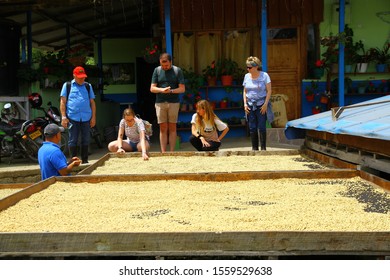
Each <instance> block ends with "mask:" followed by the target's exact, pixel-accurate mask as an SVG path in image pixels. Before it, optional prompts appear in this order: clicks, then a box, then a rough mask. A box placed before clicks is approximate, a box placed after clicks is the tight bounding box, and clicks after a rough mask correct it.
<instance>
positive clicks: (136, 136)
mask: <svg viewBox="0 0 390 280" xmlns="http://www.w3.org/2000/svg"><path fill="white" fill-rule="evenodd" d="M124 135H125V136H126V138H127V139H123V136H124ZM149 148H150V145H149V140H148V139H147V137H146V134H145V125H144V123H143V121H142V119H140V118H137V117H136V116H135V113H134V111H133V109H131V108H127V109H125V110H124V111H123V119H122V120H121V121H120V123H119V131H118V139H117V140H115V141H112V142H110V143H109V144H108V150H109V151H110V152H117V153H121V154H122V153H123V154H124V153H125V152H137V151H138V152H141V156H142V158H143V159H144V160H148V159H149V156H148V151H149Z"/></svg>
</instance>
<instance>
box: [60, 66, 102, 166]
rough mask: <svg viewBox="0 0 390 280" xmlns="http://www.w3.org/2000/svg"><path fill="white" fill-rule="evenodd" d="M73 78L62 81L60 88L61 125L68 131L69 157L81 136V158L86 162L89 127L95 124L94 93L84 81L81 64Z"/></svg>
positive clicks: (75, 69) (74, 151) (73, 154)
mask: <svg viewBox="0 0 390 280" xmlns="http://www.w3.org/2000/svg"><path fill="white" fill-rule="evenodd" d="M73 78H74V79H73V80H72V81H71V82H70V84H69V83H64V85H63V86H62V90H61V102H60V110H61V115H62V122H61V125H62V126H63V127H65V128H68V131H69V149H70V153H71V157H75V156H76V155H77V152H78V151H77V150H78V138H79V135H80V137H81V160H82V163H88V145H89V140H90V128H91V127H94V126H95V124H96V104H95V100H94V99H95V94H94V92H93V89H92V86H91V85H90V84H89V83H87V82H85V78H87V74H86V73H85V70H84V68H83V67H81V66H77V67H76V68H74V70H73Z"/></svg>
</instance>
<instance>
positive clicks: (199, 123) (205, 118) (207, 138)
mask: <svg viewBox="0 0 390 280" xmlns="http://www.w3.org/2000/svg"><path fill="white" fill-rule="evenodd" d="M218 131H220V132H221V134H220V135H218ZM228 131H229V127H228V126H227V124H225V123H224V122H222V121H221V120H220V119H219V118H218V117H217V116H216V115H215V113H214V111H213V109H212V108H211V106H210V103H209V102H208V101H207V100H200V101H198V102H197V103H196V113H195V114H194V115H193V116H192V120H191V132H192V135H191V137H190V142H191V144H192V146H194V147H195V149H197V150H198V151H218V149H219V147H220V146H221V140H222V138H223V137H225V135H226V133H227V132H228Z"/></svg>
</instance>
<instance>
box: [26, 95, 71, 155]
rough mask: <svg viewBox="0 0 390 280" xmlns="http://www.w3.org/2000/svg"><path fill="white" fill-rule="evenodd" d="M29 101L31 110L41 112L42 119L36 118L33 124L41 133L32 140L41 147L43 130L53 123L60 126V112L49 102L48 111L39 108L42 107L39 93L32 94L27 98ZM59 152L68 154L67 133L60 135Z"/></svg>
mask: <svg viewBox="0 0 390 280" xmlns="http://www.w3.org/2000/svg"><path fill="white" fill-rule="evenodd" d="M29 101H30V105H31V107H32V108H33V109H36V110H39V111H42V112H43V117H37V118H35V119H34V120H33V121H34V124H31V125H35V126H37V127H38V128H39V130H40V131H41V135H40V137H39V138H38V137H37V138H35V139H33V140H34V141H35V142H36V143H38V144H39V145H42V143H43V141H45V139H44V135H43V132H44V130H45V127H46V126H47V125H48V124H50V123H55V124H57V125H59V126H60V125H61V114H60V111H59V110H58V109H57V107H54V106H53V105H52V103H51V102H48V103H47V106H48V109H47V110H46V109H45V108H43V107H41V105H42V97H41V96H40V94H39V93H32V94H31V95H30V96H29ZM59 146H60V149H61V151H62V152H63V153H64V154H65V155H68V154H69V150H68V133H67V132H66V131H65V132H63V133H61V143H59Z"/></svg>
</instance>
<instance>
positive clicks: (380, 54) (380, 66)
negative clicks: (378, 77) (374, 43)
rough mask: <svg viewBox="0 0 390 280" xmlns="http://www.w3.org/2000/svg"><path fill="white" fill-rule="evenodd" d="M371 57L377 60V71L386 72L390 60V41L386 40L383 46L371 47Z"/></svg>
mask: <svg viewBox="0 0 390 280" xmlns="http://www.w3.org/2000/svg"><path fill="white" fill-rule="evenodd" d="M369 51H370V54H371V58H372V60H373V61H375V62H376V71H377V72H385V71H386V66H387V64H388V63H389V62H390V42H386V43H385V44H384V45H383V48H382V49H380V48H371V49H370V50H369Z"/></svg>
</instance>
